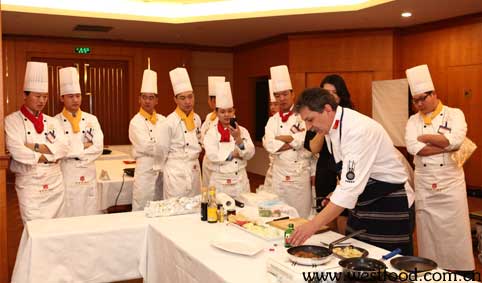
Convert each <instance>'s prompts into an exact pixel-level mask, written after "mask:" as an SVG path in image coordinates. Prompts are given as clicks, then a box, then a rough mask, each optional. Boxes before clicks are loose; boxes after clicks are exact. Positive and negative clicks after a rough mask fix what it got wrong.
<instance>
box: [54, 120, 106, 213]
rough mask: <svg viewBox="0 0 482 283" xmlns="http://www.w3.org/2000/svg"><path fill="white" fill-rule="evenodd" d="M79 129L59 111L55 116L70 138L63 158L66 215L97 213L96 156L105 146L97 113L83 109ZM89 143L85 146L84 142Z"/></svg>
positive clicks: (66, 135) (67, 137)
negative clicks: (76, 131) (89, 144)
mask: <svg viewBox="0 0 482 283" xmlns="http://www.w3.org/2000/svg"><path fill="white" fill-rule="evenodd" d="M81 117H82V118H81V120H80V123H79V127H80V131H79V132H78V133H74V132H73V130H72V125H71V124H70V122H69V120H67V118H66V117H65V116H64V115H63V114H62V113H59V114H57V115H56V116H55V118H57V120H58V121H59V124H60V125H61V126H62V129H63V130H64V134H65V137H66V139H67V140H68V142H69V151H68V153H67V155H66V156H65V158H63V159H62V163H61V168H62V173H63V176H64V184H65V216H83V215H91V214H97V213H100V211H99V209H98V208H97V178H96V170H95V160H96V159H97V158H98V157H99V156H100V155H101V154H102V151H103V149H104V134H103V133H102V129H101V127H100V124H99V121H98V120H97V117H95V116H94V115H92V114H89V113H86V112H82V116H81ZM89 140H91V142H92V145H91V146H90V147H89V148H87V149H84V142H88V141H89Z"/></svg>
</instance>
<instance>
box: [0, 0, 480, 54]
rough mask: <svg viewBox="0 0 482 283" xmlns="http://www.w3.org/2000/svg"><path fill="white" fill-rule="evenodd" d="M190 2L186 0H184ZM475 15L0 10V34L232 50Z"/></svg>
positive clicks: (393, 5) (421, 5)
mask: <svg viewBox="0 0 482 283" xmlns="http://www.w3.org/2000/svg"><path fill="white" fill-rule="evenodd" d="M99 1H102V0H99ZM144 1H148V0H144ZM151 1H152V0H151ZM154 1H156V0H154ZM193 1H194V0H185V2H193ZM259 1H263V0H259ZM211 2H212V1H211ZM404 11H410V12H412V13H413V16H412V17H410V18H402V17H401V16H400V14H401V13H402V12H404ZM476 13H482V0H394V1H391V2H388V3H385V4H380V5H377V6H374V7H370V8H366V9H362V10H359V11H351V12H329V13H316V14H304V15H284V16H272V17H258V18H245V19H231V20H217V21H203V22H193V23H182V24H170V23H159V22H147V21H137V20H136V21H133V20H118V19H104V18H90V17H76V16H64V15H51V14H39V13H25V12H15V11H2V29H3V31H2V32H3V33H4V34H14V35H33V36H54V37H71V38H89V39H110V40H125V41H140V42H159V43H173V44H188V45H202V46H213V47H233V46H237V45H240V44H244V43H248V42H252V41H256V40H260V39H264V38H268V37H273V36H276V35H280V34H287V33H299V32H311V31H329V30H346V29H367V28H394V27H407V26H412V25H417V24H422V23H428V22H434V21H438V20H443V19H448V18H453V17H458V16H462V15H469V14H476ZM77 25H101V26H110V27H113V28H112V30H110V31H109V32H88V31H73V28H74V27H75V26H77Z"/></svg>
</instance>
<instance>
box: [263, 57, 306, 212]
mask: <svg viewBox="0 0 482 283" xmlns="http://www.w3.org/2000/svg"><path fill="white" fill-rule="evenodd" d="M270 72H271V81H272V84H273V93H274V96H275V98H276V100H277V101H278V103H279V106H280V112H278V113H276V114H275V115H273V116H271V117H270V118H269V120H268V123H267V124H266V127H265V135H264V137H263V146H264V148H265V149H266V150H267V151H268V153H270V154H273V155H274V160H273V170H272V172H273V181H272V191H273V192H274V193H275V194H277V195H278V196H279V197H280V199H281V200H283V201H284V202H286V203H287V204H288V205H290V206H293V207H294V208H296V210H297V211H298V213H299V214H300V216H301V217H308V216H309V215H310V211H311V203H312V196H311V179H310V173H311V160H312V158H313V155H312V154H311V152H309V151H307V150H306V149H305V148H304V147H303V143H304V140H305V135H306V126H305V122H304V121H303V120H302V119H301V116H300V115H299V114H297V113H295V112H294V111H293V102H294V97H295V96H294V93H293V90H292V87H291V80H290V75H289V73H288V67H287V66H285V65H282V66H275V67H271V69H270Z"/></svg>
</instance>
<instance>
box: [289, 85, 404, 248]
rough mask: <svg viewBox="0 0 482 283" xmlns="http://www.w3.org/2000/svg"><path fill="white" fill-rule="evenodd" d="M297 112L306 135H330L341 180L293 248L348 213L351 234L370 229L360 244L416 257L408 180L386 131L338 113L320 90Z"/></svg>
mask: <svg viewBox="0 0 482 283" xmlns="http://www.w3.org/2000/svg"><path fill="white" fill-rule="evenodd" d="M295 109H296V111H298V112H299V113H300V115H301V117H302V118H303V120H304V121H305V123H306V127H307V129H310V130H311V131H315V132H318V133H321V134H323V135H325V138H326V143H327V146H328V149H329V151H330V153H331V154H332V155H333V157H334V158H335V161H336V164H337V169H338V170H339V172H340V173H341V174H340V175H341V179H340V183H339V185H338V186H337V188H336V189H335V191H334V192H333V194H332V195H331V197H330V202H329V203H328V205H327V206H326V207H325V208H324V209H323V210H322V211H321V212H320V213H319V214H318V215H317V216H316V217H314V218H313V219H312V220H311V221H310V222H308V223H307V224H305V225H302V226H300V227H299V228H297V229H296V231H295V233H294V234H293V235H292V237H291V238H290V242H291V243H292V244H293V245H299V244H302V243H303V242H305V241H306V240H307V239H308V238H309V237H311V235H313V234H314V233H315V232H316V231H317V230H318V229H319V227H321V226H323V225H326V224H327V223H329V222H330V221H332V220H333V219H335V218H336V217H337V216H338V215H339V214H340V213H341V212H342V211H343V210H344V209H345V208H347V209H349V210H350V213H349V216H348V223H347V233H349V232H352V231H354V230H360V229H366V230H367V232H366V233H363V234H360V235H359V236H358V237H357V238H358V239H359V240H361V241H364V242H366V243H369V244H372V245H375V246H378V247H380V248H384V249H387V250H393V249H395V248H401V249H402V254H412V253H413V251H412V242H411V240H410V237H409V235H410V218H409V207H408V202H407V195H406V192H405V188H404V184H405V181H406V180H407V175H406V172H405V170H404V167H403V164H402V163H401V162H400V160H399V159H398V158H397V155H396V152H395V150H396V149H395V147H394V146H393V143H392V141H391V139H390V137H389V136H388V134H387V132H386V131H385V130H384V129H383V127H382V126H381V125H380V124H378V123H377V122H376V121H374V120H373V119H371V118H369V117H367V116H365V115H363V114H360V113H358V112H356V111H354V110H351V109H348V108H343V107H339V106H338V105H337V103H336V101H335V100H334V98H333V96H332V95H330V94H329V93H328V92H327V91H326V90H323V89H321V88H312V89H306V90H305V91H303V93H302V94H301V95H300V97H299V99H298V101H297V103H296V105H295Z"/></svg>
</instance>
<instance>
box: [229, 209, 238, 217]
mask: <svg viewBox="0 0 482 283" xmlns="http://www.w3.org/2000/svg"><path fill="white" fill-rule="evenodd" d="M229 215H236V209H234V208H230V209H228V211H227V217H229Z"/></svg>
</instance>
